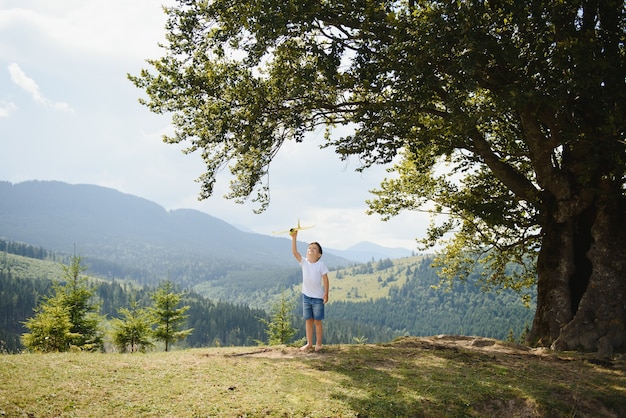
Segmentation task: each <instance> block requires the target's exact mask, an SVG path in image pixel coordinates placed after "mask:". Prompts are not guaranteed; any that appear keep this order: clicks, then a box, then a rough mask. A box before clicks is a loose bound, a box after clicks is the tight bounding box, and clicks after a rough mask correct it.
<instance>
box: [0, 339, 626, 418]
mask: <svg viewBox="0 0 626 418" xmlns="http://www.w3.org/2000/svg"><path fill="white" fill-rule="evenodd" d="M470 343H471V340H468V339H445V338H435V337H433V338H419V339H418V338H403V339H399V340H397V341H395V342H393V343H389V344H378V345H341V346H327V347H326V348H325V350H324V351H323V352H322V353H300V352H299V350H298V349H297V348H291V347H231V348H207V349H191V350H181V351H173V352H168V353H165V352H153V353H148V354H113V353H110V354H100V353H60V354H19V355H2V356H0V416H9V417H13V416H18V417H19V416H25V417H86V416H90V417H103V416H116V417H142V416H143V417H214V416H215V417H257V416H263V417H392V416H396V417H501V416H507V417H515V416H518V417H620V416H626V364H625V362H624V360H613V361H602V362H599V361H594V360H593V358H591V357H586V356H584V355H581V354H575V353H566V354H564V353H560V354H556V353H546V352H534V351H530V350H526V349H521V348H514V347H508V346H506V345H505V344H503V343H499V342H498V343H496V344H493V342H492V344H493V345H487V346H485V347H478V348H476V347H472V346H471V345H470Z"/></svg>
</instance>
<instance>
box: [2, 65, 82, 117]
mask: <svg viewBox="0 0 626 418" xmlns="http://www.w3.org/2000/svg"><path fill="white" fill-rule="evenodd" d="M8 69H9V74H10V75H11V81H13V82H14V83H15V84H16V85H17V86H19V87H21V88H22V89H23V90H24V91H26V92H27V93H28V94H30V95H31V97H32V98H33V100H34V101H35V102H37V103H39V104H42V105H44V106H46V107H51V108H53V109H55V110H59V111H62V112H70V113H73V112H74V109H72V107H71V106H70V105H69V104H67V103H65V102H54V101H51V100H49V99H47V98H46V97H44V96H43V95H42V94H41V92H40V91H39V86H38V85H37V83H36V82H35V80H33V79H32V78H30V77H28V76H27V75H26V73H24V71H22V69H21V68H20V66H19V65H17V64H16V63H14V62H13V63H11V64H9V67H8Z"/></svg>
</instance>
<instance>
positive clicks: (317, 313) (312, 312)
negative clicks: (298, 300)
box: [302, 293, 324, 321]
mask: <svg viewBox="0 0 626 418" xmlns="http://www.w3.org/2000/svg"><path fill="white" fill-rule="evenodd" d="M302 315H303V316H304V319H305V320H307V319H314V320H316V321H321V320H322V319H324V299H318V298H310V297H308V296H307V295H305V294H304V293H303V294H302Z"/></svg>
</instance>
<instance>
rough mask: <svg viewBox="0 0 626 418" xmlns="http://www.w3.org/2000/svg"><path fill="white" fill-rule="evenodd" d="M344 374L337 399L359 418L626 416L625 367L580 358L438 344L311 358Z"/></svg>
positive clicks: (322, 367)
mask: <svg viewBox="0 0 626 418" xmlns="http://www.w3.org/2000/svg"><path fill="white" fill-rule="evenodd" d="M312 366H313V367H315V368H317V369H318V370H320V371H332V372H334V373H339V374H342V375H344V376H345V381H343V382H341V383H340V389H339V390H337V391H336V393H333V394H332V397H333V398H334V399H337V400H338V401H341V402H343V403H346V404H348V405H350V406H351V408H352V409H353V410H354V411H355V412H356V413H358V416H359V417H382V416H384V417H391V416H396V417H471V416H477V417H483V416H508V417H545V416H549V417H561V416H563V417H565V416H570V417H571V416H594V417H615V416H625V415H624V414H626V402H624V401H623V395H624V391H625V390H626V380H625V376H626V375H625V373H624V368H623V362H622V363H621V370H620V369H619V368H618V369H617V370H615V369H603V368H599V367H596V366H594V365H593V364H591V363H589V362H586V361H580V360H571V361H570V360H561V359H553V358H552V359H550V358H545V357H544V358H540V357H537V356H531V355H528V356H525V357H524V356H517V355H509V354H506V355H504V354H499V355H492V354H486V353H481V352H475V351H467V350H463V349H457V348H450V347H441V346H436V345H431V346H424V345H420V346H419V347H410V346H400V347H398V346H394V345H393V344H390V345H384V346H382V345H381V346H350V347H348V348H347V349H345V350H344V349H338V350H337V351H335V352H333V351H329V352H327V353H326V354H324V355H323V356H321V357H320V358H319V359H317V360H315V361H314V362H313V363H312Z"/></svg>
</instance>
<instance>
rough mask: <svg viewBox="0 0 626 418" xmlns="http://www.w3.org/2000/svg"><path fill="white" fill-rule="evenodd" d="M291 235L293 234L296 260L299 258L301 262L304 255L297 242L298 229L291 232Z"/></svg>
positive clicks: (292, 242)
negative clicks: (300, 251)
mask: <svg viewBox="0 0 626 418" xmlns="http://www.w3.org/2000/svg"><path fill="white" fill-rule="evenodd" d="M289 235H291V253H292V254H293V256H294V257H295V258H296V260H298V263H299V262H301V261H302V256H301V255H300V253H299V252H298V244H297V238H298V230H297V229H296V230H294V231H293V232H289Z"/></svg>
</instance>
